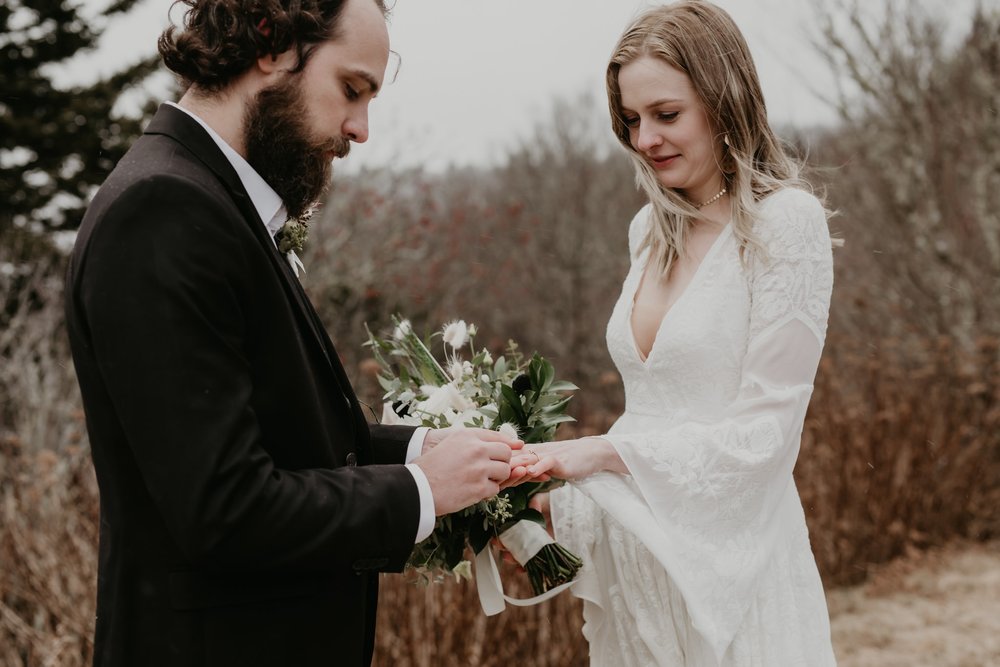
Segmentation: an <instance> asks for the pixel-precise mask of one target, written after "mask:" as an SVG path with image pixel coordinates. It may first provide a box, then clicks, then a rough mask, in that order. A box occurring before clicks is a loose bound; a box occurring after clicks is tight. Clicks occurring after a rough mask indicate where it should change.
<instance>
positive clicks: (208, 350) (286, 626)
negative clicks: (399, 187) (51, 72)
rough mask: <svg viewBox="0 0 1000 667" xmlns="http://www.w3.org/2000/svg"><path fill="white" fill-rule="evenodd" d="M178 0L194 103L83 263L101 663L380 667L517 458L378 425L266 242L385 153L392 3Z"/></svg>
mask: <svg viewBox="0 0 1000 667" xmlns="http://www.w3.org/2000/svg"><path fill="white" fill-rule="evenodd" d="M185 4H187V5H188V6H189V11H188V13H187V15H186V17H185V21H184V26H183V30H182V31H176V30H174V29H170V30H167V31H166V32H165V33H164V34H163V35H162V36H161V38H160V41H159V49H160V53H161V54H162V56H163V60H164V62H165V63H166V65H167V66H168V67H169V68H170V69H171V70H173V71H174V72H175V73H177V74H178V75H179V76H180V77H181V78H182V79H183V80H185V82H186V83H187V84H188V86H189V87H188V90H187V92H186V93H185V94H184V96H183V97H182V99H181V100H180V102H179V104H176V105H174V104H169V103H168V104H165V105H163V106H161V107H160V109H159V111H158V112H157V114H156V116H155V117H154V118H153V120H152V122H151V123H150V124H149V127H148V128H147V130H146V133H145V136H143V137H142V138H140V139H139V140H138V141H137V142H136V144H135V145H134V146H133V148H132V150H131V151H130V152H129V153H128V154H127V155H126V156H125V157H124V158H123V159H122V161H121V162H120V163H119V165H118V166H117V168H116V169H115V171H114V172H113V173H112V174H111V176H109V178H108V179H107V181H106V182H105V183H104V185H103V186H102V188H101V189H100V191H99V192H98V193H97V195H96V197H95V198H94V201H93V203H92V204H91V205H90V208H89V209H88V211H87V215H86V217H85V218H84V221H83V225H82V226H81V228H80V234H79V238H78V241H77V245H76V248H75V250H74V252H73V256H72V259H71V263H70V267H69V272H68V283H67V304H66V309H67V322H68V328H69V337H70V341H71V344H72V350H73V358H74V361H75V364H76V369H77V374H78V377H79V381H80V387H81V390H82V392H83V399H84V406H85V409H86V414H87V426H88V431H89V434H90V441H91V446H92V451H93V459H94V467H95V469H96V472H97V478H98V482H99V484H100V489H101V538H100V562H99V574H98V603H97V630H96V638H95V643H94V651H95V664H96V665H99V666H101V667H111V666H116V667H117V666H121V667H139V666H141V667H149V666H157V665H177V666H183V667H194V666H202V665H203V666H209V667H219V666H227V665H233V666H236V665H238V666H240V667H252V666H254V665H261V666H264V665H268V666H270V665H274V666H276V667H277V666H281V667H285V666H294V667H310V666H313V665H317V666H318V665H344V666H348V667H354V666H361V665H367V664H368V663H369V662H370V660H371V655H372V648H373V644H374V618H375V603H376V599H377V580H378V579H377V578H378V573H379V572H386V571H389V572H392V571H399V570H401V569H402V567H403V565H404V563H405V562H406V559H407V557H408V556H409V554H410V552H411V550H412V548H413V546H414V544H415V542H417V541H420V540H422V539H423V538H424V537H426V536H427V535H428V534H429V533H430V531H431V530H432V529H433V525H434V517H435V515H440V514H444V513H448V512H452V511H455V510H457V509H460V508H462V507H464V506H467V505H470V504H472V503H474V502H476V501H478V500H480V499H482V498H485V497H488V496H491V495H493V494H495V493H496V492H497V490H498V488H499V484H500V483H501V482H503V481H504V480H507V479H508V477H509V476H510V474H511V466H510V463H511V449H512V448H517V447H520V445H521V443H520V442H519V441H516V440H510V439H507V438H505V437H504V436H502V435H500V434H498V433H493V432H490V431H481V430H475V429H469V430H465V431H459V432H454V433H450V434H449V433H447V432H442V431H430V432H428V431H427V430H426V429H417V430H416V431H414V429H412V428H407V427H380V426H369V424H367V422H366V420H365V418H364V415H363V413H362V411H361V409H360V408H359V405H358V401H357V398H356V397H355V395H354V392H353V390H352V389H351V386H350V384H349V382H348V379H347V376H346V374H345V373H344V369H343V368H342V366H341V364H340V361H339V359H338V356H337V352H336V350H335V349H334V347H333V345H332V344H331V342H330V340H329V339H328V338H327V336H326V334H325V331H324V329H323V327H322V325H321V323H320V321H319V319H318V317H317V316H316V313H315V311H314V310H313V308H312V306H311V305H310V303H309V301H308V299H307V298H306V295H305V293H304V292H303V291H302V288H301V286H300V285H299V282H298V280H297V278H296V275H295V274H294V272H293V268H292V266H291V264H290V263H289V261H288V260H289V259H290V258H289V257H287V256H286V255H285V253H283V252H282V251H280V250H279V248H278V245H277V243H276V242H275V239H274V237H275V234H276V232H278V231H280V230H281V228H282V225H283V223H284V222H285V220H286V218H287V217H289V216H290V217H293V218H294V217H298V216H300V215H301V214H302V213H303V212H304V211H306V209H307V208H308V207H309V206H310V205H311V204H312V202H314V201H316V200H317V199H319V198H320V197H321V196H322V194H323V191H324V189H325V187H326V186H327V184H328V182H329V178H330V161H331V160H332V159H333V158H334V157H342V156H344V155H346V154H347V151H348V149H349V146H350V142H363V141H365V140H366V139H367V138H368V127H367V108H368V104H369V102H370V101H371V100H372V98H373V97H374V96H375V95H376V93H377V92H378V90H379V88H380V86H381V85H382V80H383V75H384V72H385V69H386V63H387V60H388V51H389V47H388V34H387V31H386V26H385V8H384V6H383V5H382V0H295V1H293V0H185ZM279 242H280V237H279ZM516 471H520V469H516Z"/></svg>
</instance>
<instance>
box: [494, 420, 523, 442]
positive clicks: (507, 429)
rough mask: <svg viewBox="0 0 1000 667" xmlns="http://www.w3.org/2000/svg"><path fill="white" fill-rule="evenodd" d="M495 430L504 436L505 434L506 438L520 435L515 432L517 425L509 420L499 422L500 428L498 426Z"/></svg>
mask: <svg viewBox="0 0 1000 667" xmlns="http://www.w3.org/2000/svg"><path fill="white" fill-rule="evenodd" d="M497 430H498V431H500V432H501V433H502V434H504V435H505V436H507V437H508V438H520V437H521V436H519V435H518V434H517V427H516V426H514V425H513V424H511V423H510V422H504V423H503V424H500V428H498V429H497Z"/></svg>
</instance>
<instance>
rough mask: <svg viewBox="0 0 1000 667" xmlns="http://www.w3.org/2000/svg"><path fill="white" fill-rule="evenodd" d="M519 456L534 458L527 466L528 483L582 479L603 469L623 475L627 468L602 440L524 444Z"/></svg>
mask: <svg viewBox="0 0 1000 667" xmlns="http://www.w3.org/2000/svg"><path fill="white" fill-rule="evenodd" d="M522 453H523V454H534V455H537V457H538V461H537V462H535V463H534V464H532V465H529V466H528V475H530V476H531V478H532V479H531V481H546V480H548V479H550V478H552V477H556V478H558V479H583V478H584V477H589V476H590V475H593V474H594V473H597V472H601V471H603V470H610V471H612V472H620V473H627V472H628V468H626V467H625V463H624V462H623V461H622V459H621V457H620V456H618V452H617V451H616V450H615V448H614V447H612V446H611V443H610V442H608V441H607V440H604V439H603V438H593V437H589V438H580V439H577V440H561V441H558V442H547V443H544V444H541V445H527V446H526V447H525V449H524V450H523V452H522Z"/></svg>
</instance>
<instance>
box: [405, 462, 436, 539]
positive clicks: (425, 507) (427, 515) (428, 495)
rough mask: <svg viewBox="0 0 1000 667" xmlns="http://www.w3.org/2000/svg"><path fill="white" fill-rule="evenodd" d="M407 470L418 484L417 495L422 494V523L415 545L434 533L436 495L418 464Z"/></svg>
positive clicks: (411, 465) (419, 526) (412, 464)
mask: <svg viewBox="0 0 1000 667" xmlns="http://www.w3.org/2000/svg"><path fill="white" fill-rule="evenodd" d="M406 469H407V470H409V471H410V474H411V475H413V481H415V482H416V483H417V493H419V494H420V522H419V523H418V524H417V537H416V539H415V540H414V541H413V543H414V544H417V543H419V542H423V541H424V540H426V539H427V538H428V537H430V534H431V533H433V532H434V520H435V516H434V494H433V493H432V492H431V484H430V482H428V481H427V475H425V474H424V471H423V470H421V469H420V466H418V465H417V464H416V463H407V464H406Z"/></svg>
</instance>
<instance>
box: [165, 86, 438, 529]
mask: <svg viewBox="0 0 1000 667" xmlns="http://www.w3.org/2000/svg"><path fill="white" fill-rule="evenodd" d="M167 104H169V105H170V106H172V107H174V108H176V109H180V110H181V111H183V112H184V113H186V114H187V115H188V116H190V117H191V118H193V119H194V120H195V121H196V122H197V123H198V124H199V125H201V126H202V127H203V128H205V131H206V132H208V136H210V137H212V141H214V142H215V143H216V145H218V147H219V150H221V151H222V154H223V155H225V156H226V159H227V160H229V163H230V164H232V165H233V169H234V170H236V175H237V176H239V178H240V181H241V182H242V183H243V187H244V188H245V189H246V191H247V194H248V195H250V201H251V202H252V203H253V206H254V208H255V209H257V213H258V215H260V219H261V220H263V221H265V222H264V226H265V227H266V228H267V231H268V234H270V236H271V242H272V243H274V242H275V241H274V235H275V234H277V233H278V230H280V229H281V227H282V225H284V224H285V220H286V219H287V218H288V214H287V213H286V211H285V205H284V203H282V201H281V197H279V196H278V193H277V192H275V191H274V189H273V188H272V187H271V186H270V185H268V184H267V181H265V180H264V179H263V178H261V176H260V174H258V173H257V172H256V171H255V170H254V168H253V167H251V166H250V163H249V162H247V161H246V160H245V159H244V158H243V156H242V155H240V154H239V153H237V152H236V150H235V149H234V148H233V147H232V146H230V145H229V144H227V143H226V142H225V140H224V139H223V138H222V137H220V136H219V134H218V133H217V132H216V131H215V130H213V129H212V128H211V127H209V125H208V124H207V123H206V122H205V121H203V120H202V119H201V118H199V117H198V116H197V115H195V114H194V113H192V112H191V111H189V110H187V109H185V108H184V107H182V106H180V105H178V104H174V103H173V102H167ZM275 247H277V246H275ZM429 430H430V429H429V428H426V427H420V428H418V429H417V430H416V431H414V432H413V435H412V436H411V437H410V444H409V445H408V446H407V449H406V461H405V463H406V469H407V470H409V471H410V474H411V475H413V480H414V481H415V482H416V483H417V491H418V493H419V494H420V522H419V523H418V524H417V535H416V539H415V542H414V543H416V542H422V541H423V540H425V539H426V538H427V537H428V536H429V535H430V534H431V533H432V532H433V531H434V494H433V493H432V492H431V485H430V483H429V482H428V481H427V476H426V475H425V474H424V471H423V470H421V469H420V467H419V466H417V465H416V464H414V463H410V462H411V461H412V460H413V459H415V458H417V457H418V456H420V452H421V451H422V450H423V444H424V438H425V437H426V436H427V432H428V431H429Z"/></svg>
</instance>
